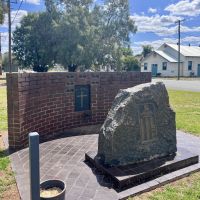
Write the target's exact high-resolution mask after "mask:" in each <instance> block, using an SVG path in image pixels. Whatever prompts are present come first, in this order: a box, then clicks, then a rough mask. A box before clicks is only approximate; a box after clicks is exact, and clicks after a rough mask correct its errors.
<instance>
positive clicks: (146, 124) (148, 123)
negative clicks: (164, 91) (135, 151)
mask: <svg viewBox="0 0 200 200" xmlns="http://www.w3.org/2000/svg"><path fill="white" fill-rule="evenodd" d="M153 111H154V105H153V104H143V105H140V114H139V116H140V136H141V140H142V142H145V141H149V140H154V139H155V138H156V135H157V133H156V132H157V131H156V123H155V116H154V112H153Z"/></svg>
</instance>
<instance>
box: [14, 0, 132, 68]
mask: <svg viewBox="0 0 200 200" xmlns="http://www.w3.org/2000/svg"><path fill="white" fill-rule="evenodd" d="M45 5H46V8H47V12H45V13H40V14H29V15H28V16H27V17H25V18H24V19H23V20H22V22H21V26H20V27H17V29H16V31H15V32H14V34H13V42H14V46H13V51H14V53H15V55H16V58H17V59H18V60H19V62H20V64H21V65H22V66H23V67H32V68H33V69H34V70H36V71H38V70H43V69H44V70H46V69H47V68H49V67H50V66H53V65H54V63H57V64H61V65H62V66H64V67H65V68H68V70H69V71H75V70H76V69H77V67H81V68H85V69H87V68H91V67H94V66H95V67H96V66H98V67H99V68H100V67H101V66H108V67H110V68H112V69H115V70H120V68H121V66H122V62H121V57H122V56H123V52H122V50H121V49H122V48H123V47H127V46H128V45H129V43H130V38H129V36H130V34H131V33H135V32H136V27H135V24H134V21H133V20H132V19H131V18H130V13H129V5H128V0H106V1H105V3H104V4H103V5H96V4H95V3H94V1H93V0H54V1H52V0H46V1H45Z"/></svg>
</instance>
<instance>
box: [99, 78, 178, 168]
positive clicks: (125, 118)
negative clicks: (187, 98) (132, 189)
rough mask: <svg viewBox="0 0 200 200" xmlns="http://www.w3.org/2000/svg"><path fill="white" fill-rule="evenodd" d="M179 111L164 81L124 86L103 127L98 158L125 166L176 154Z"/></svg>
mask: <svg viewBox="0 0 200 200" xmlns="http://www.w3.org/2000/svg"><path fill="white" fill-rule="evenodd" d="M176 151H177V147H176V124H175V113H174V111H173V110H172V109H171V107H170V105H169V97H168V93H167V90H166V88H165V85H164V84H163V83H160V82H158V83H147V84H141V85H138V86H135V87H133V88H128V89H124V90H120V92H119V93H118V95H117V96H116V97H115V100H114V102H113V105H112V107H111V109H110V111H109V113H108V116H107V118H106V120H105V122H104V124H103V126H102V128H101V131H100V134H99V141H98V154H97V156H96V159H98V160H100V161H101V162H102V163H104V164H106V165H110V166H121V165H128V164H135V163H140V162H144V161H149V160H152V159H154V158H159V157H164V156H168V155H173V154H175V153H176Z"/></svg>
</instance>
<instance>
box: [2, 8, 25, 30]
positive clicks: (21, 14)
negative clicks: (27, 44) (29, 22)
mask: <svg viewBox="0 0 200 200" xmlns="http://www.w3.org/2000/svg"><path fill="white" fill-rule="evenodd" d="M16 14H17V15H16ZM27 14H28V12H27V11H26V10H19V11H18V13H17V11H16V10H14V11H12V12H11V22H12V31H13V30H15V28H16V26H19V25H20V21H21V20H22V18H23V17H24V16H26V15H27ZM15 16H16V17H15ZM13 20H14V21H13ZM1 27H2V28H8V16H7V15H6V16H5V20H4V23H3V24H2V25H1Z"/></svg>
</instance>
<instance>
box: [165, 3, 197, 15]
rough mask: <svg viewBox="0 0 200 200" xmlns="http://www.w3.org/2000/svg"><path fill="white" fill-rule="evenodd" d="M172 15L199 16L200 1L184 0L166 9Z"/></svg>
mask: <svg viewBox="0 0 200 200" xmlns="http://www.w3.org/2000/svg"><path fill="white" fill-rule="evenodd" d="M165 11H169V12H170V14H172V15H181V16H198V15H200V0H182V1H179V2H178V3H175V4H171V5H169V6H167V7H166V8H165Z"/></svg>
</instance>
